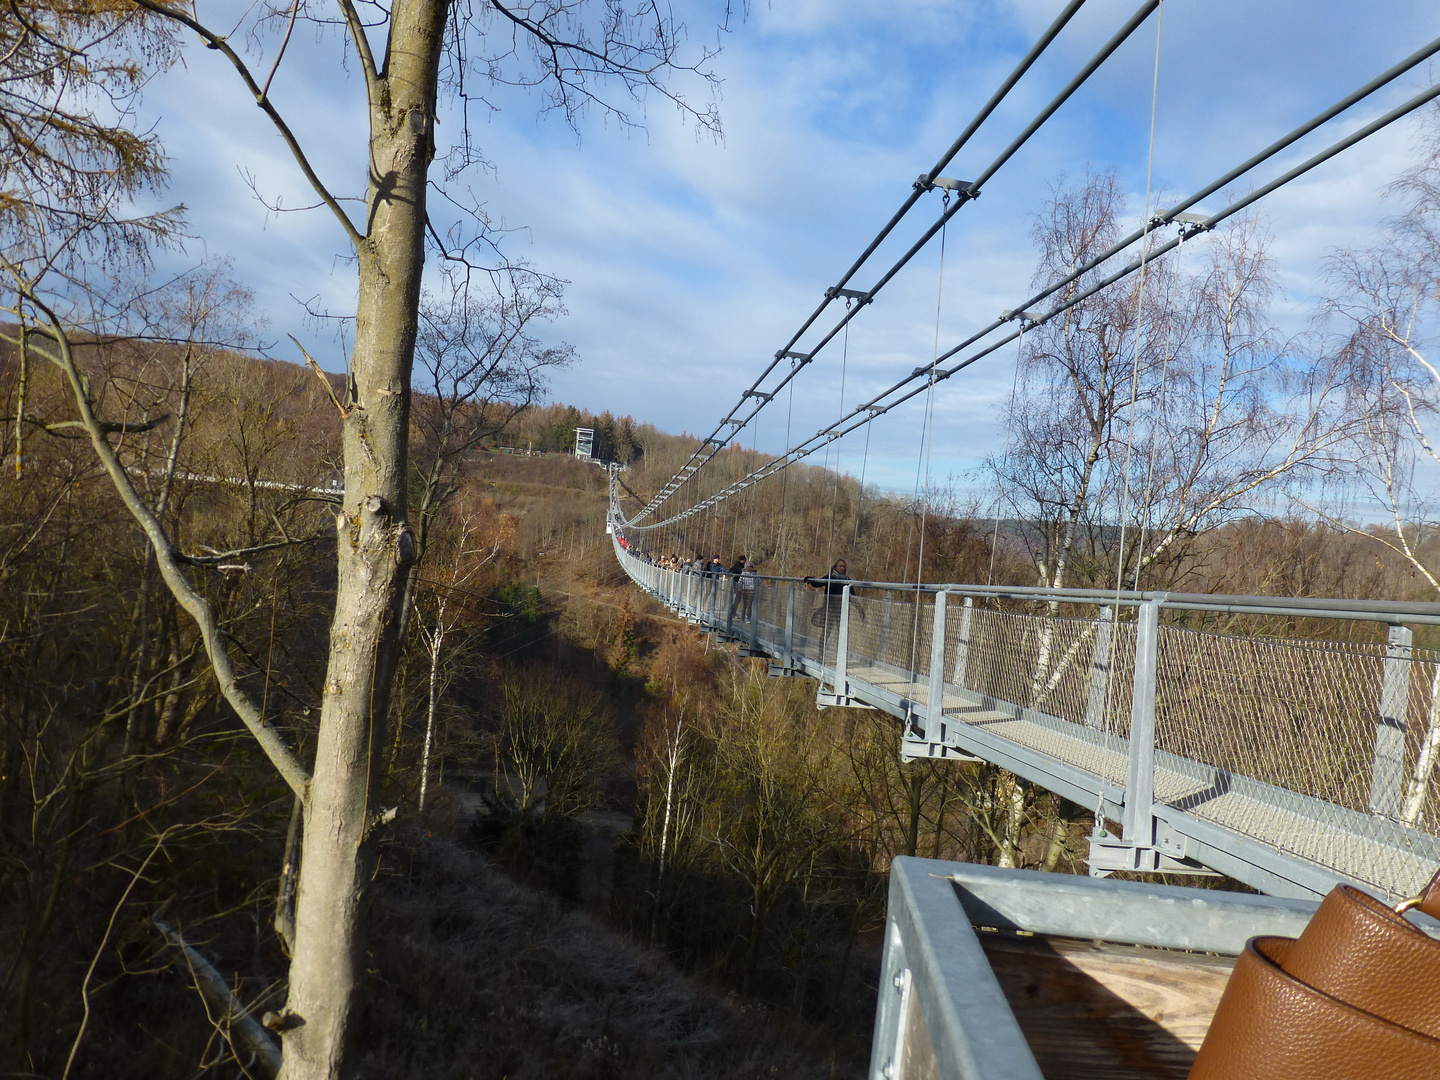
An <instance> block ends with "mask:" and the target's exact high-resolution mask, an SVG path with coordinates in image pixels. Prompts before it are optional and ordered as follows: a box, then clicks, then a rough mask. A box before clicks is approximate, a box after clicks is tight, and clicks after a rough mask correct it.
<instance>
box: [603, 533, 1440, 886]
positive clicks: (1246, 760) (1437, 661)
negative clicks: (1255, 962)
mask: <svg viewBox="0 0 1440 1080" xmlns="http://www.w3.org/2000/svg"><path fill="white" fill-rule="evenodd" d="M615 552H616V556H617V558H618V559H619V560H620V563H621V565H622V566H623V567H624V569H625V570H626V572H627V573H628V574H629V576H630V577H631V578H632V579H633V580H634V581H635V582H636V583H637V584H638V585H640V586H641V587H642V588H644V589H645V590H646V591H647V592H649V593H650V594H651V595H653V596H655V597H657V598H658V599H660V600H661V601H662V602H664V603H666V604H667V605H668V606H670V607H671V608H673V609H674V610H675V611H677V612H678V613H680V614H682V615H683V616H685V617H686V618H688V619H690V620H691V621H692V622H694V623H696V624H697V625H699V626H701V627H703V628H704V629H706V630H710V631H714V632H716V633H719V634H720V635H722V636H723V637H726V638H728V639H730V640H733V641H736V642H738V643H739V644H740V645H741V647H742V648H743V649H744V650H745V651H746V652H748V653H749V654H750V655H753V656H760V657H767V658H769V659H770V661H771V672H772V674H777V675H778V674H794V675H804V676H808V677H810V678H813V679H816V680H817V681H818V682H819V683H820V692H819V695H818V700H819V702H820V704H822V705H848V706H853V707H861V708H873V709H879V710H882V711H884V712H886V713H888V714H890V715H892V716H894V717H896V718H897V719H898V720H899V721H900V722H901V723H902V725H903V732H904V734H903V740H902V753H903V754H904V756H905V757H906V758H909V759H913V758H920V757H932V758H955V759H965V758H969V759H979V760H984V761H988V762H992V763H994V764H997V765H1000V766H1002V767H1004V768H1006V769H1009V770H1010V771H1012V772H1014V773H1016V774H1017V775H1019V776H1021V777H1023V778H1024V779H1026V780H1028V781H1030V782H1032V783H1035V784H1037V785H1040V786H1041V787H1044V788H1046V789H1048V790H1050V791H1053V792H1056V793H1057V794H1059V795H1061V796H1063V797H1064V798H1066V799H1069V800H1071V801H1072V802H1075V803H1078V804H1079V805H1081V806H1085V807H1088V808H1092V809H1096V810H1098V811H1099V812H1100V814H1101V815H1103V817H1104V818H1105V819H1107V820H1108V821H1110V822H1119V823H1120V825H1121V828H1120V831H1119V835H1118V836H1117V835H1115V834H1114V830H1113V828H1112V829H1111V830H1109V831H1107V832H1105V833H1098V832H1097V834H1096V835H1094V836H1092V838H1091V850H1090V866H1091V873H1092V874H1097V875H1103V874H1107V873H1111V872H1114V871H1116V870H1138V871H1151V872H1156V871H1159V872H1166V871H1168V872H1181V873H1185V872H1190V873H1194V872H1205V871H1206V870H1207V869H1208V870H1211V871H1216V872H1220V873H1224V874H1227V875H1229V876H1230V877H1233V878H1235V879H1237V880H1239V881H1243V882H1245V883H1246V884H1249V885H1251V886H1253V887H1255V888H1257V889H1259V890H1260V891H1262V892H1266V893H1270V894H1273V895H1280V896H1292V897H1304V898H1313V897H1318V896H1322V895H1323V894H1324V893H1325V892H1327V891H1329V889H1330V888H1331V887H1332V886H1333V885H1334V884H1335V882H1337V881H1349V882H1353V883H1357V884H1360V885H1362V886H1365V887H1367V888H1369V889H1371V890H1372V891H1376V892H1379V893H1382V894H1385V895H1388V896H1391V897H1394V898H1397V899H1398V898H1401V897H1404V896H1409V895H1412V894H1413V893H1414V892H1416V891H1417V890H1418V889H1419V887H1420V886H1421V885H1423V884H1424V882H1425V881H1426V880H1427V879H1428V878H1429V877H1430V875H1431V874H1432V873H1433V872H1434V870H1435V868H1436V866H1437V865H1440V838H1437V836H1436V831H1437V830H1436V825H1437V823H1440V790H1437V789H1440V784H1437V779H1436V776H1435V773H1436V772H1437V771H1440V770H1437V769H1436V764H1437V760H1436V759H1437V757H1440V655H1437V654H1436V653H1434V652H1433V651H1431V650H1422V649H1419V648H1416V647H1414V646H1413V645H1412V644H1411V641H1410V631H1409V629H1408V628H1407V625H1406V624H1416V623H1432V622H1440V605H1433V604H1431V605H1398V604H1390V605H1387V604H1346V603H1343V602H1326V603H1322V602H1315V601H1296V600H1277V599H1273V598H1235V597H1195V596H1188V597H1175V596H1168V597H1167V596H1163V595H1159V596H1148V595H1146V594H1127V593H1121V594H1120V596H1119V598H1118V600H1117V597H1116V596H1115V594H1114V593H1109V594H1105V593H1077V592H1074V591H1071V592H1065V593H1057V592H1053V591H1044V590H1026V589H995V588H985V587H978V586H965V585H943V586H925V587H923V588H921V589H919V590H917V589H916V588H915V586H913V585H911V586H908V587H907V586H903V585H894V584H891V585H888V586H887V585H884V584H880V583H875V584H870V583H858V584H852V585H851V586H849V587H846V588H845V589H844V591H843V593H840V594H837V595H834V596H831V597H829V598H828V599H827V597H826V596H825V595H824V594H823V593H821V592H819V591H817V590H814V589H807V588H805V586H804V583H803V582H802V581H795V580H790V579H773V578H763V579H758V581H757V584H756V588H755V590H754V594H753V597H752V598H751V599H750V608H751V612H752V614H753V618H749V619H747V618H745V615H746V607H747V603H746V595H745V594H744V593H743V592H742V591H741V590H740V587H739V585H738V583H737V582H736V581H735V579H732V578H729V577H724V576H722V577H720V578H719V579H715V578H709V577H706V576H704V575H702V574H698V573H694V572H690V571H683V572H679V573H676V572H672V571H669V570H663V569H661V568H659V567H656V566H653V565H650V564H649V563H647V562H646V561H644V560H643V559H640V558H637V557H636V556H635V555H632V554H631V553H630V552H629V551H628V550H627V549H626V547H625V546H624V545H622V544H621V543H620V542H619V538H618V536H617V539H616V544H615ZM1002 599H1008V600H1028V601H1031V602H1032V605H1031V606H1032V607H1036V606H1038V607H1039V608H1040V611H1041V613H1039V614H1026V613H1016V612H1014V611H1001V610H996V609H995V602H996V601H999V600H1002ZM1036 600H1039V601H1048V602H1049V603H1048V605H1034V604H1033V602H1034V601H1036ZM1327 603H1328V606H1327ZM1062 605H1065V606H1068V608H1069V609H1070V610H1076V609H1083V610H1086V611H1087V614H1085V615H1081V616H1076V615H1068V614H1067V615H1060V614H1057V613H1056V612H1057V610H1058V609H1059V608H1060V606H1062ZM1171 609H1179V610H1182V611H1183V610H1201V611H1205V610H1209V611H1220V612H1230V613H1240V614H1245V613H1251V614H1257V613H1258V614H1304V615H1306V616H1310V617H1317V618H1327V617H1328V618H1333V619H1349V620H1357V619H1358V620H1368V621H1380V622H1384V623H1388V624H1390V631H1389V638H1390V640H1389V643H1388V644H1383V645H1380V644H1370V643H1367V644H1363V645H1356V644H1351V643H1345V642H1334V641H1318V642H1317V641H1308V640H1305V641H1297V640H1290V639H1282V638H1274V637H1262V636H1242V635H1235V634H1222V633H1214V632H1208V631H1197V630H1191V629H1186V628H1183V627H1181V626H1177V625H1170V624H1162V623H1161V621H1160V612H1161V611H1162V610H1171ZM1432 609H1433V610H1432ZM1117 611H1119V612H1121V615H1120V616H1119V617H1118V618H1117V615H1116V613H1117ZM1131 615H1133V616H1134V617H1133V618H1131V617H1129V616H1131ZM935 699H938V700H939V701H940V703H941V707H940V708H939V709H934V708H932V707H931V702H932V700H935Z"/></svg>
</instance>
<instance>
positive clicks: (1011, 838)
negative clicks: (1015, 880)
mask: <svg viewBox="0 0 1440 1080" xmlns="http://www.w3.org/2000/svg"><path fill="white" fill-rule="evenodd" d="M1005 783H1006V785H1007V790H1006V806H1005V832H1004V835H1003V837H1002V843H1001V845H1000V862H999V864H998V865H1000V866H1008V867H1014V868H1018V867H1019V866H1020V832H1021V829H1022V828H1023V826H1024V824H1025V788H1024V785H1022V784H1021V783H1020V778H1019V777H1018V776H1010V777H1007V779H1006V780H1005Z"/></svg>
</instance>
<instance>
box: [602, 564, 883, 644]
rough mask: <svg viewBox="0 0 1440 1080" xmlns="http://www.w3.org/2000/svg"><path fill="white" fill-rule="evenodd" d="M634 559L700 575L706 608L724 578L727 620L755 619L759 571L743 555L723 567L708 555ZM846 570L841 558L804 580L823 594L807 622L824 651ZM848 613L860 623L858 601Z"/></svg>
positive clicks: (715, 600) (714, 602) (835, 623)
mask: <svg viewBox="0 0 1440 1080" xmlns="http://www.w3.org/2000/svg"><path fill="white" fill-rule="evenodd" d="M631 553H632V554H634V555H635V556H636V557H637V558H639V559H641V560H643V561H644V562H646V563H649V564H650V565H652V566H658V567H660V568H661V569H662V570H671V571H677V572H678V571H681V570H688V571H690V572H692V573H696V574H699V575H701V592H700V605H701V606H702V607H706V608H714V607H717V606H718V605H719V604H720V603H721V602H722V600H721V593H722V590H723V588H724V587H725V584H726V580H727V579H728V583H729V589H730V597H729V618H730V619H731V620H732V621H733V620H734V619H736V618H739V619H740V620H741V621H742V622H749V621H751V619H753V618H754V616H755V592H756V588H757V586H758V585H759V582H760V575H759V572H758V571H757V570H756V569H755V563H754V561H753V560H751V559H750V558H749V556H746V555H737V556H736V557H735V561H734V562H733V563H731V564H730V566H729V567H728V568H727V567H726V565H725V563H724V561H723V560H721V558H720V556H718V555H712V556H710V557H709V558H708V559H707V558H706V557H705V556H703V555H700V554H697V555H696V556H695V558H694V559H685V558H681V557H680V556H679V555H675V554H671V555H662V556H660V557H659V558H658V559H657V558H654V557H652V556H651V555H650V554H649V553H648V552H645V551H632V552H631ZM846 570H847V567H846V565H845V560H844V559H837V560H835V564H834V565H833V566H831V567H830V572H829V573H827V574H825V575H824V576H823V577H807V578H806V579H805V584H806V585H809V586H810V587H811V588H813V589H820V590H821V591H822V592H823V593H824V594H825V595H824V598H823V600H822V602H821V603H819V604H817V605H816V607H815V610H814V611H813V612H811V614H810V623H811V625H812V626H815V627H818V628H819V630H820V647H821V649H822V651H823V650H824V648H825V643H826V639H827V638H831V637H833V636H834V634H835V633H836V631H837V630H838V628H839V625H840V609H841V605H842V604H843V603H844V594H845V586H847V585H849V584H850V583H851V578H850V576H849V574H848V573H847V572H846ZM851 611H852V612H853V613H854V614H855V615H856V616H857V617H858V618H859V619H860V620H861V621H862V622H863V621H864V619H865V610H864V608H863V606H861V605H860V604H859V603H858V602H852V603H851Z"/></svg>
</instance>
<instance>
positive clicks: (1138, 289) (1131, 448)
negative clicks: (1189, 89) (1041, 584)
mask: <svg viewBox="0 0 1440 1080" xmlns="http://www.w3.org/2000/svg"><path fill="white" fill-rule="evenodd" d="M1164 17H1165V8H1164V6H1163V3H1162V6H1161V8H1160V16H1159V18H1157V19H1156V20H1155V75H1154V81H1153V83H1152V85H1151V90H1150V149H1149V152H1148V154H1147V156H1146V159H1145V216H1144V218H1143V221H1144V225H1143V226H1142V228H1143V229H1144V230H1145V236H1146V240H1145V241H1142V242H1141V243H1142V247H1141V250H1142V252H1143V251H1144V250H1145V246H1144V245H1145V244H1146V242H1147V241H1148V239H1149V232H1150V199H1151V191H1152V182H1153V179H1154V173H1155V114H1156V112H1157V110H1158V108H1159V103H1160V31H1161V27H1162V26H1163V24H1164ZM1148 272H1149V260H1148V259H1142V261H1141V266H1140V277H1139V279H1138V280H1137V281H1136V283H1135V347H1134V353H1135V359H1134V361H1133V362H1132V364H1131V367H1130V402H1129V404H1128V405H1127V407H1126V414H1125V415H1126V426H1125V465H1124V467H1123V469H1122V472H1121V476H1120V482H1121V494H1120V507H1119V510H1120V544H1119V550H1118V551H1117V552H1116V555H1115V558H1116V560H1117V561H1116V566H1115V601H1116V603H1117V605H1118V603H1119V601H1120V592H1121V590H1122V588H1123V586H1124V581H1125V533H1126V530H1127V529H1128V528H1129V525H1130V469H1131V464H1132V461H1133V459H1134V456H1135V426H1136V419H1135V411H1136V406H1137V404H1138V402H1139V400H1140V361H1141V353H1142V351H1143V350H1144V346H1145V339H1144V333H1145V282H1146V280H1147V275H1148ZM1064 584H1065V583H1064V582H1063V581H1056V582H1055V583H1054V585H1055V587H1056V588H1062V587H1063V586H1064ZM1112 647H1113V646H1112Z"/></svg>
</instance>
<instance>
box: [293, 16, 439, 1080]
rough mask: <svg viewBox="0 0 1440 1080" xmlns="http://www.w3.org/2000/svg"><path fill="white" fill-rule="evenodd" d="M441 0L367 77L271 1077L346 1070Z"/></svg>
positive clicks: (411, 19) (400, 537) (397, 586)
mask: <svg viewBox="0 0 1440 1080" xmlns="http://www.w3.org/2000/svg"><path fill="white" fill-rule="evenodd" d="M446 13H447V5H446V3H444V2H443V0H408V2H403V3H396V4H395V5H394V7H393V10H392V11H391V24H390V46H389V49H388V55H387V56H386V57H385V60H384V64H383V67H381V68H379V69H377V71H376V72H375V74H374V75H370V74H369V73H367V78H370V79H371V88H370V89H371V92H370V102H369V104H370V132H371V135H370V153H369V162H370V169H369V175H370V190H369V193H368V197H367V199H366V207H367V211H368V215H367V223H368V226H369V227H368V229H367V230H366V233H365V236H364V237H363V239H362V240H361V241H360V243H359V244H358V246H357V257H358V262H359V277H360V295H359V303H358V305H357V308H356V320H355V348H354V352H353V354H352V370H353V372H354V386H353V393H354V400H353V401H351V402H349V403H348V408H347V410H346V415H345V420H344V427H343V432H344V453H345V504H344V507H345V508H344V512H343V513H342V514H341V515H340V517H339V518H338V519H337V526H338V528H339V532H340V537H339V543H338V544H337V549H338V562H339V574H338V582H337V588H336V595H335V616H334V621H333V622H332V624H331V629H330V655H329V660H328V666H327V669H326V675H325V697H324V704H323V706H322V708H321V713H320V730H319V735H318V738H317V741H316V747H315V768H314V772H313V775H312V779H311V784H310V793H309V794H310V797H309V800H308V804H307V806H306V813H305V846H304V850H303V852H302V854H301V864H300V880H301V890H300V902H299V905H298V906H297V909H296V919H295V955H294V958H293V961H292V963H291V966H290V992H289V997H288V999H287V1001H286V1013H287V1016H286V1017H285V1018H283V1022H284V1024H285V1033H284V1040H285V1042H284V1047H285V1061H284V1066H283V1067H282V1069H281V1072H280V1076H281V1080H302V1078H303V1080H322V1078H325V1080H329V1078H334V1077H339V1076H341V1075H342V1073H343V1069H344V1060H345V1051H346V1046H347V1043H348V1041H349V1037H350V1034H351V1032H350V1022H351V1013H352V1009H353V1005H354V996H355V987H356V982H357V975H358V972H357V969H356V964H357V961H358V958H359V952H360V941H359V929H360V919H359V909H360V903H361V896H362V894H363V892H364V888H365V882H366V881H367V880H368V878H369V859H368V857H367V851H366V846H367V845H366V843H365V841H366V839H367V833H368V832H369V827H370V822H371V819H372V814H373V813H374V810H373V807H372V802H371V800H372V797H373V796H372V793H375V792H378V789H379V776H378V769H377V768H376V765H377V764H378V762H379V761H380V758H381V755H380V754H378V753H372V751H373V750H374V748H375V747H376V746H383V745H384V723H385V716H386V711H387V710H388V708H389V704H390V690H391V683H392V680H393V676H394V671H395V662H396V656H397V653H398V646H399V635H398V629H399V626H400V622H401V615H402V612H401V609H400V605H401V603H402V602H403V596H404V586H405V571H406V568H407V567H408V566H409V564H410V563H411V562H412V561H413V559H414V556H415V541H414V537H413V535H412V534H411V532H410V529H409V526H408V525H407V524H406V480H407V476H406V472H407V462H408V455H407V450H408V446H407V440H408V438H409V411H410V368H411V363H412V361H413V358H414V351H415V333H416V324H415V312H416V310H417V309H418V306H419V300H420V279H421V272H422V270H423V267H424V256H425V250H424V242H425V235H424V229H425V184H426V173H427V170H428V167H429V163H430V158H431V155H432V153H433V149H432V144H431V133H432V131H433V125H434V119H435V94H436V85H437V77H438V62H439V57H440V51H441V43H442V35H443V33H444V29H445V19H446Z"/></svg>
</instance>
